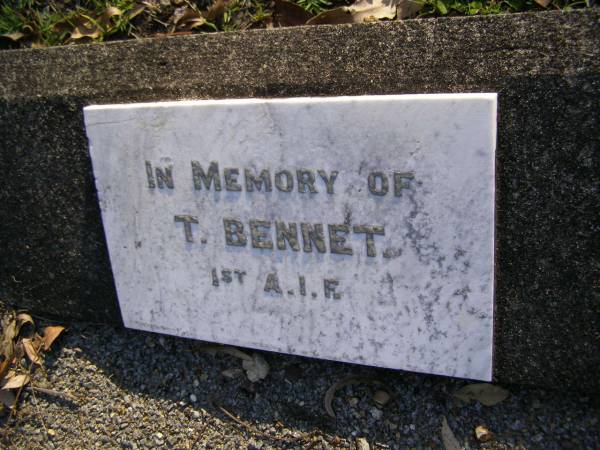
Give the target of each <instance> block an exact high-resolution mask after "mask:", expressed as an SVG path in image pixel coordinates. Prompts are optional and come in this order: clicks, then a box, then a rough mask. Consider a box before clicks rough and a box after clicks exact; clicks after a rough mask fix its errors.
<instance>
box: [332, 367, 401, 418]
mask: <svg viewBox="0 0 600 450" xmlns="http://www.w3.org/2000/svg"><path fill="white" fill-rule="evenodd" d="M359 383H364V384H374V385H376V386H383V387H384V388H386V390H387V391H388V392H392V390H391V389H390V388H388V387H387V386H386V385H385V384H384V383H383V382H381V381H379V380H373V379H370V378H365V377H346V378H343V379H341V380H339V381H336V382H335V383H334V384H333V385H331V387H330V388H329V389H327V392H325V398H324V399H323V406H324V407H325V411H327V414H329V415H330V416H331V417H333V418H334V419H335V411H334V410H333V406H332V403H333V398H334V396H335V393H336V391H338V390H340V389H342V388H344V387H346V386H350V385H351V384H359Z"/></svg>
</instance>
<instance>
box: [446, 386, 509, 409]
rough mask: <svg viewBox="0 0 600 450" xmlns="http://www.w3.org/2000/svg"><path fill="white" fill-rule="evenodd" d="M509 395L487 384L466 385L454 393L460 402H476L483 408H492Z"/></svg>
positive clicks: (498, 387) (503, 390)
mask: <svg viewBox="0 0 600 450" xmlns="http://www.w3.org/2000/svg"><path fill="white" fill-rule="evenodd" d="M509 395H510V393H509V392H508V391H507V390H506V389H503V388H501V387H500V386H494V385H493V384H489V383H474V384H468V385H466V386H464V387H462V388H460V389H459V390H458V391H457V392H455V393H454V396H455V397H456V398H458V399H460V400H463V401H465V402H469V401H471V400H477V401H478V402H479V403H481V404H482V405H485V406H494V405H496V404H497V403H500V402H501V401H503V400H506V399H507V398H508V396H509Z"/></svg>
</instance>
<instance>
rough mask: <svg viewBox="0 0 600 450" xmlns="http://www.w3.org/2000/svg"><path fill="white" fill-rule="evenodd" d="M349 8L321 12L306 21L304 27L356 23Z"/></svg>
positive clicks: (343, 7)
mask: <svg viewBox="0 0 600 450" xmlns="http://www.w3.org/2000/svg"><path fill="white" fill-rule="evenodd" d="M349 8H350V7H349V6H342V7H340V8H333V9H330V10H328V11H323V12H322V13H321V14H317V15H316V16H314V17H313V18H312V19H310V20H308V21H307V22H306V25H322V24H344V23H356V21H355V20H354V18H353V17H352V13H351V12H350V9H349Z"/></svg>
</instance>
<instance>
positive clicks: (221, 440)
mask: <svg viewBox="0 0 600 450" xmlns="http://www.w3.org/2000/svg"><path fill="white" fill-rule="evenodd" d="M42 329H43V325H42ZM83 331H85V334H86V335H87V338H86V339H83V338H81V337H80V336H81V333H82V332H83ZM164 339H165V345H166V346H167V347H168V348H169V351H168V352H165V351H163V348H162V347H161V346H160V345H162V344H161V343H160V340H159V338H158V337H153V338H149V335H148V334H147V333H144V332H138V331H133V330H125V329H121V328H116V327H110V326H104V325H85V324H81V323H79V324H73V325H72V326H71V331H70V332H69V333H66V334H65V335H64V339H61V341H60V345H58V346H57V347H53V349H52V350H51V351H50V352H48V353H47V354H46V355H45V360H46V367H45V368H46V371H47V373H48V378H47V379H46V378H44V377H43V376H42V374H41V371H40V372H39V379H37V381H38V383H40V384H39V385H40V386H43V387H46V388H49V389H54V390H57V391H61V392H67V391H68V392H70V393H72V394H73V395H75V396H76V397H77V398H80V399H82V400H83V399H85V401H82V402H81V404H80V405H79V407H78V408H71V407H69V406H68V405H67V404H65V402H59V401H56V400H55V399H53V398H51V397H48V396H44V395H39V396H36V397H37V405H34V399H33V397H32V396H23V397H22V399H21V402H20V405H19V422H18V424H12V423H10V422H7V421H6V419H2V417H0V426H1V427H2V429H3V433H6V432H8V433H10V439H11V442H7V441H6V440H5V439H3V437H2V435H0V448H7V447H8V448H27V447H31V446H34V447H35V448H54V447H55V448H61V449H62V448H80V447H81V445H82V443H87V444H86V445H87V447H89V448H99V449H104V448H132V449H137V448H139V449H145V448H185V447H186V446H189V445H192V443H193V442H196V443H195V445H194V447H195V448H229V449H237V448H248V447H250V445H252V446H254V447H255V448H273V442H274V441H273V440H269V438H266V437H265V436H264V435H262V434H255V435H254V434H252V433H248V432H247V431H246V430H244V429H243V428H242V427H238V426H237V425H236V424H235V423H234V421H233V420H232V419H230V418H228V417H227V416H226V415H225V414H224V413H223V412H222V411H221V410H220V409H218V406H217V405H219V406H222V407H223V408H225V409H226V410H227V411H229V412H230V413H232V414H233V415H235V416H236V417H238V418H240V419H241V420H243V421H244V422H246V423H249V424H251V425H252V426H254V427H256V428H257V429H258V430H260V431H261V433H265V434H268V435H272V436H273V437H275V436H276V437H278V438H280V439H283V441H281V446H282V447H286V448H306V447H307V446H308V445H310V444H311V442H317V443H318V445H317V447H316V448H323V449H329V448H332V447H333V448H361V450H363V449H364V448H369V449H370V448H371V447H370V446H369V447H367V446H368V445H369V440H372V439H376V440H377V445H376V444H375V441H374V440H373V441H371V442H372V443H373V447H377V448H380V447H381V448H383V449H386V448H388V449H391V450H397V449H400V448H402V449H405V448H406V449H409V448H411V447H414V448H417V449H420V448H428V447H431V446H432V445H434V444H437V445H438V447H439V446H440V444H441V441H440V439H441V437H440V428H441V417H442V416H446V417H447V419H448V421H449V422H450V424H451V427H452V429H453V431H454V432H455V433H456V437H457V438H458V439H459V440H460V441H463V440H465V439H466V440H468V441H470V448H475V447H477V446H479V445H481V446H483V445H484V443H483V442H481V441H479V440H478V439H477V437H476V436H477V433H475V434H473V431H474V428H475V426H476V425H481V426H485V428H486V429H488V430H503V431H502V433H500V432H498V434H497V435H496V434H495V433H494V435H493V438H492V439H493V445H494V448H498V449H503V448H514V447H517V446H521V447H523V448H546V447H548V448H562V447H564V448H572V449H579V448H596V447H597V443H598V442H600V427H598V418H597V417H598V411H597V408H595V407H594V408H592V407H591V404H592V403H591V402H592V400H590V399H586V400H585V401H584V400H581V399H582V398H583V397H582V396H577V395H573V393H570V392H567V391H562V390H561V391H545V392H544V393H542V391H540V390H539V389H531V388H525V387H518V386H512V387H511V388H510V390H511V396H510V398H508V399H507V400H505V401H503V402H502V404H501V405H499V406H497V407H493V408H487V407H481V406H480V405H479V403H478V402H473V403H471V404H467V405H463V406H461V407H460V408H456V407H454V406H453V402H452V392H455V391H456V389H457V388H458V386H459V385H462V382H461V383H458V382H457V381H456V380H454V379H450V378H448V379H446V378H443V377H430V376H427V375H418V374H411V373H405V372H400V371H392V370H384V369H372V368H369V367H361V368H358V367H353V366H349V365H346V364H338V363H333V362H327V361H320V360H316V359H309V358H298V357H294V356H289V355H281V354H272V355H269V364H270V365H271V372H270V374H269V377H268V378H266V379H265V380H261V381H259V382H257V383H255V385H254V389H255V390H254V391H252V392H250V391H249V390H248V388H247V383H248V382H247V378H246V377H245V375H244V374H243V372H240V370H241V362H240V361H238V360H237V359H235V358H233V357H231V356H228V355H221V354H217V355H209V354H205V353H197V352H194V351H193V349H194V346H195V345H196V343H195V342H194V341H191V340H190V341H188V340H185V339H180V340H177V338H167V337H165V338H164ZM147 340H148V342H152V341H153V343H154V349H153V350H152V349H150V348H149V346H147V345H146V341H147ZM61 346H62V347H61ZM75 348H78V349H80V350H77V358H74V357H72V356H70V355H72V354H73V353H74V352H75V350H74V349H75ZM61 349H63V351H61ZM65 350H69V351H65ZM288 366H293V367H301V368H302V370H301V371H300V372H299V373H298V374H297V375H296V376H294V378H289V376H288V375H286V374H287V373H288V371H286V370H285V369H286V367H288ZM87 367H90V370H87V369H86V368H87ZM199 367H201V370H199V369H198V368H199ZM92 368H94V369H93V370H91V369H92ZM231 368H233V369H237V371H238V373H241V375H239V376H236V377H234V378H232V379H227V378H225V377H223V376H221V372H222V371H224V370H227V369H231ZM359 372H361V375H364V376H365V377H367V378H371V379H379V380H381V381H382V382H383V383H385V384H386V385H389V386H393V387H394V391H390V390H387V392H386V390H384V389H381V391H382V392H385V393H386V394H387V395H388V396H389V397H390V398H389V399H388V400H387V404H385V400H383V398H384V397H383V394H378V392H377V389H375V392H374V393H373V391H372V390H371V386H370V385H368V384H365V383H362V384H361V383H356V384H353V385H351V386H347V387H345V388H343V389H340V390H339V391H338V392H337V393H336V395H335V396H334V401H333V407H334V409H335V412H336V420H335V422H332V423H327V424H324V422H321V421H320V419H318V418H319V417H321V415H322V414H323V406H322V405H323V396H324V394H325V392H327V390H328V389H329V387H330V386H331V385H332V384H333V383H334V382H335V381H337V380H342V379H344V378H347V377H349V376H356V375H357V373H359ZM34 376H35V377H37V376H38V375H37V374H36V375H34ZM286 376H288V378H287V379H288V380H292V381H290V382H286V381H285V380H286ZM35 381H36V378H34V382H35ZM142 386H143V387H142ZM396 388H397V395H398V400H397V401H393V400H392V399H394V398H395V396H392V395H391V394H392V392H396ZM200 392H201V394H200ZM180 395H181V396H180ZM193 396H195V397H196V398H195V402H194V397H193ZM376 399H379V402H377V401H376ZM392 402H393V404H392ZM369 403H370V404H369ZM538 404H539V408H535V409H534V408H532V405H538ZM300 405H303V406H300ZM362 405H368V406H366V407H362ZM382 406H384V409H381V408H382ZM40 417H42V418H43V420H44V423H45V425H46V427H47V429H49V430H52V432H48V433H46V430H45V429H44V428H43V426H42V425H41V421H40ZM483 417H485V425H484V424H483V419H482V418H483ZM307 430H315V432H316V433H318V436H314V437H311V438H310V440H311V441H310V442H305V441H304V439H305V436H306V435H307ZM544 430H545V431H544ZM52 433H54V435H52ZM157 433H159V434H157ZM4 436H8V435H7V434H4ZM99 436H103V439H102V440H101V439H100V438H99ZM6 439H8V437H7V438H6ZM196 439H197V441H196ZM286 440H289V441H286ZM284 441H285V442H284ZM334 442H335V445H334V444H333V443H334ZM186 443H187V444H186ZM279 443H280V442H279V441H278V444H279ZM554 443H556V445H554ZM9 444H10V445H9ZM546 444H548V445H546ZM359 445H361V446H362V447H358V446H359ZM436 448H437V447H436Z"/></svg>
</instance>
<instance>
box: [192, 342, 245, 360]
mask: <svg viewBox="0 0 600 450" xmlns="http://www.w3.org/2000/svg"><path fill="white" fill-rule="evenodd" d="M199 349H200V350H201V351H203V352H206V353H208V354H210V355H213V356H214V355H216V354H217V353H219V352H220V353H225V354H227V355H230V356H234V357H236V358H239V359H243V360H244V361H252V356H250V355H248V354H247V353H244V352H243V351H241V350H239V349H237V348H235V347H231V346H229V345H202V346H200V348H199Z"/></svg>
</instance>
